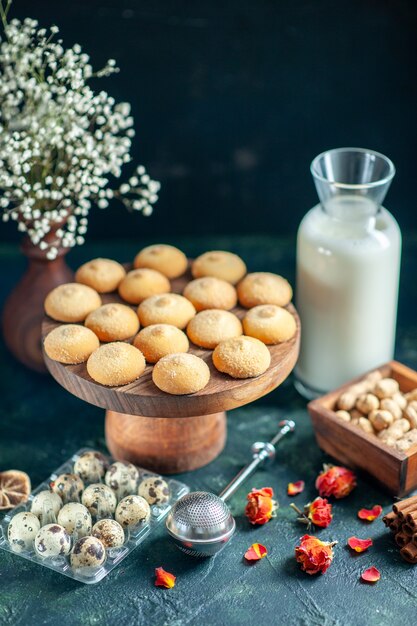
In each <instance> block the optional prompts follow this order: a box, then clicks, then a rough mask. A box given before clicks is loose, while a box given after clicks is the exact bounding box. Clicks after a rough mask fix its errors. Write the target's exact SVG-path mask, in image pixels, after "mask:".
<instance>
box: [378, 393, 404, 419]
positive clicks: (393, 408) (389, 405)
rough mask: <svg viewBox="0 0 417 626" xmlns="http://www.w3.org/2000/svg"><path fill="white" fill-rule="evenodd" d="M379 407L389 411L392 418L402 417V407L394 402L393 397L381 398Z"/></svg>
mask: <svg viewBox="0 0 417 626" xmlns="http://www.w3.org/2000/svg"><path fill="white" fill-rule="evenodd" d="M379 406H380V408H381V409H383V410H384V411H389V412H390V413H391V414H392V416H393V418H394V419H395V420H399V419H401V417H402V414H403V412H402V409H401V407H400V406H399V405H398V404H397V402H395V400H394V398H393V397H392V398H383V399H382V400H381V404H380V405H379Z"/></svg>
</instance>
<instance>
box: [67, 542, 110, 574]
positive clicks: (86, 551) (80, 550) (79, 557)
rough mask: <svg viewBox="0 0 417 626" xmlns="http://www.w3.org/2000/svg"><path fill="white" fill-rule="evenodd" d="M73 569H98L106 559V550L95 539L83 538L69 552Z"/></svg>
mask: <svg viewBox="0 0 417 626" xmlns="http://www.w3.org/2000/svg"><path fill="white" fill-rule="evenodd" d="M70 559H71V567H72V568H73V569H81V568H92V567H99V566H100V565H102V564H103V563H104V561H105V559H106V549H105V547H104V545H103V544H102V542H101V541H100V539H97V537H83V538H82V539H79V540H78V541H77V543H76V544H75V546H74V548H73V550H72V552H71V556H70Z"/></svg>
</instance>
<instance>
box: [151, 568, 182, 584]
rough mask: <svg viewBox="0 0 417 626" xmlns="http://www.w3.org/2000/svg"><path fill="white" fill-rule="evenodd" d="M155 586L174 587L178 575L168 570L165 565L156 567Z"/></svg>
mask: <svg viewBox="0 0 417 626" xmlns="http://www.w3.org/2000/svg"><path fill="white" fill-rule="evenodd" d="M155 576H156V579H155V587H166V589H172V587H174V586H175V581H176V578H177V577H176V576H174V574H170V573H169V572H166V571H165V570H164V568H163V567H157V568H155Z"/></svg>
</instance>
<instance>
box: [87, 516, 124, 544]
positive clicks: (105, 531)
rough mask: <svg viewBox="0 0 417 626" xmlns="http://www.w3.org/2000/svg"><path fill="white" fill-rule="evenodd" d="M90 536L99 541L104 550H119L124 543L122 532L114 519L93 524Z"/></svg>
mask: <svg viewBox="0 0 417 626" xmlns="http://www.w3.org/2000/svg"><path fill="white" fill-rule="evenodd" d="M91 534H92V536H93V537H97V539H100V541H101V542H102V544H103V545H104V547H105V548H121V547H122V545H123V544H124V542H125V533H124V530H123V528H122V527H121V525H120V524H119V522H116V520H114V519H102V520H100V521H99V522H97V523H96V524H94V526H93V531H92V533H91Z"/></svg>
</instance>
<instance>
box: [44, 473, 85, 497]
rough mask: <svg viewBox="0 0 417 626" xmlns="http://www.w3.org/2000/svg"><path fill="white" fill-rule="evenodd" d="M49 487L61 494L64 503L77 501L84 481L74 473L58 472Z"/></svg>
mask: <svg viewBox="0 0 417 626" xmlns="http://www.w3.org/2000/svg"><path fill="white" fill-rule="evenodd" d="M51 489H52V491H53V492H54V493H57V494H58V495H59V496H61V498H62V501H63V502H64V504H66V503H67V502H79V501H80V498H81V494H82V491H83V489H84V483H83V481H82V480H81V478H80V477H79V476H77V475H76V474H60V475H59V476H57V478H56V479H55V480H54V481H53V482H51Z"/></svg>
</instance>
